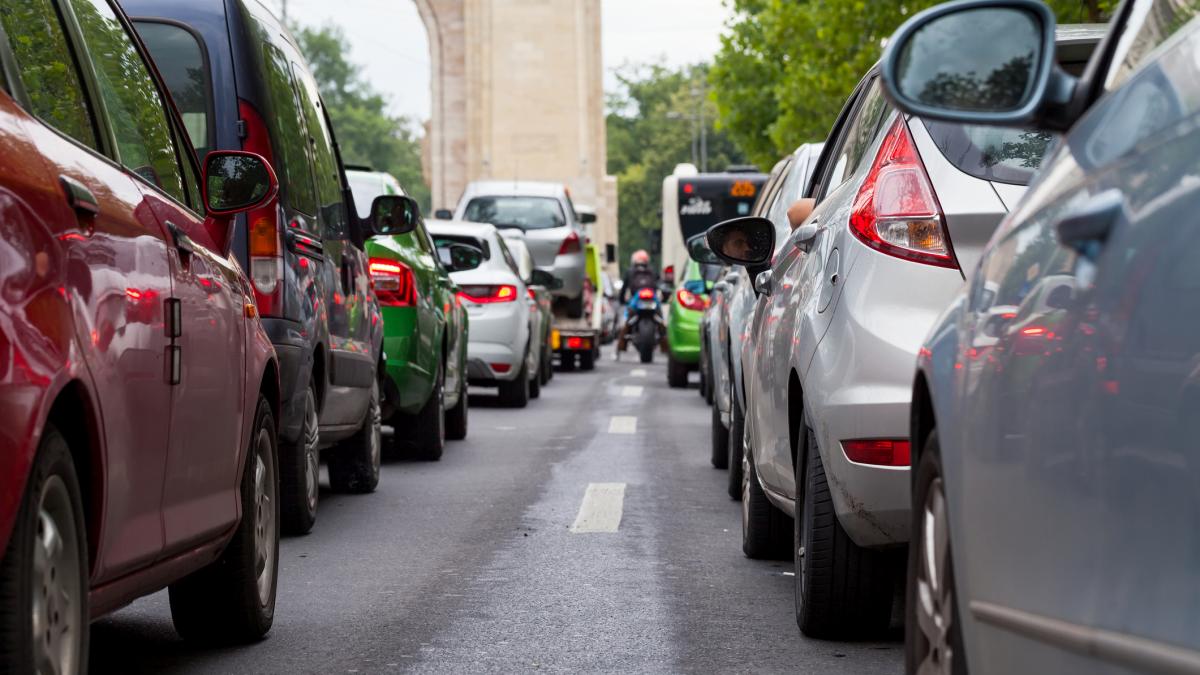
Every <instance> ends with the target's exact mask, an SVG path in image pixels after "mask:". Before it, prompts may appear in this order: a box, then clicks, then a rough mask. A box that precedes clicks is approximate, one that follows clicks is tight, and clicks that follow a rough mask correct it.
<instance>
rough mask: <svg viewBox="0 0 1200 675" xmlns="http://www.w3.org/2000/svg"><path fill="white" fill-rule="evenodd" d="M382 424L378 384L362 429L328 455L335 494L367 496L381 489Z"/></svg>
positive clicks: (330, 481) (331, 484) (373, 386)
mask: <svg viewBox="0 0 1200 675" xmlns="http://www.w3.org/2000/svg"><path fill="white" fill-rule="evenodd" d="M382 429H383V420H382V418H381V417H380V413H379V382H378V381H376V382H375V384H373V385H371V400H370V403H369V404H368V405H367V415H366V419H364V420H363V424H362V428H360V429H359V430H358V432H356V433H355V434H354V435H353V436H351V437H350V438H347V439H346V440H344V441H342V442H341V443H338V444H337V445H336V446H335V447H334V448H333V449H332V450H331V451H330V452H329V455H328V460H327V464H328V465H329V487H331V488H333V490H334V492H346V493H352V494H367V493H369V492H374V491H375V488H376V487H377V486H378V485H379V466H380V463H381V457H382V454H383V431H382Z"/></svg>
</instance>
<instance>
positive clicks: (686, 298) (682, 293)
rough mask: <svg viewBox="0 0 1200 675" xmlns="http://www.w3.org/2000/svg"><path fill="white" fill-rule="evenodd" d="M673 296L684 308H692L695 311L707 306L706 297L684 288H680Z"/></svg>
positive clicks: (702, 309)
mask: <svg viewBox="0 0 1200 675" xmlns="http://www.w3.org/2000/svg"><path fill="white" fill-rule="evenodd" d="M675 297H676V298H678V299H679V304H681V305H683V306H684V308H685V309H694V310H696V311H704V308H705V307H708V299H707V298H703V297H700V296H699V295H696V294H695V293H693V292H691V291H689V290H688V289H686V288H681V289H679V290H678V291H676V292H675Z"/></svg>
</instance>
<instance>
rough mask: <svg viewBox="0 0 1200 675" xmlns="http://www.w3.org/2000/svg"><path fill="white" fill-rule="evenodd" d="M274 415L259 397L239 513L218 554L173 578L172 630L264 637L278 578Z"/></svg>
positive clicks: (225, 637)
mask: <svg viewBox="0 0 1200 675" xmlns="http://www.w3.org/2000/svg"><path fill="white" fill-rule="evenodd" d="M277 447H278V446H277V443H276V437H275V420H274V418H273V417H272V415H271V406H270V404H269V403H268V402H267V399H266V397H265V396H262V395H261V394H260V395H259V397H258V407H257V410H256V411H255V413H254V431H253V433H251V435H250V447H249V448H248V450H247V452H246V468H245V470H244V471H243V473H242V484H241V487H240V492H241V495H240V498H241V500H242V519H241V521H240V522H239V523H238V525H237V530H235V531H234V533H233V538H232V539H230V540H229V543H228V544H227V545H226V546H225V550H224V551H222V552H221V556H220V557H219V558H217V559H216V560H215V561H213V562H212V563H209V565H208V566H207V567H204V568H201V569H199V570H197V571H195V572H193V573H191V574H189V575H188V576H186V577H184V578H182V579H180V580H179V581H176V582H175V583H173V584H171V586H170V590H169V592H168V594H169V597H170V603H171V619H172V620H173V621H174V623H175V631H176V632H177V633H179V635H180V636H182V637H183V638H184V639H185V640H190V641H194V642H202V643H225V644H234V643H244V642H253V641H255V640H258V639H260V638H262V637H263V636H264V635H266V634H267V631H269V630H270V629H271V624H272V622H273V621H274V619H275V595H276V589H277V588H278V584H279V528H278V527H277V526H276V525H277V524H278V523H279V522H280V509H279V500H277V499H273V498H272V497H274V496H275V495H277V494H278V493H279V478H278V477H279V474H278V469H279V460H278V452H277Z"/></svg>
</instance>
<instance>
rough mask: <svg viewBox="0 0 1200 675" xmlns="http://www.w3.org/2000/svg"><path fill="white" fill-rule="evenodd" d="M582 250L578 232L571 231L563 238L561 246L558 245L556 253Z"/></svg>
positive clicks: (561, 253)
mask: <svg viewBox="0 0 1200 675" xmlns="http://www.w3.org/2000/svg"><path fill="white" fill-rule="evenodd" d="M582 250H583V244H581V243H580V242H579V234H578V233H576V232H574V231H572V232H571V233H570V234H568V235H567V238H566V239H563V243H562V246H559V247H558V254H559V255H564V254H566V253H579V252H580V251H582Z"/></svg>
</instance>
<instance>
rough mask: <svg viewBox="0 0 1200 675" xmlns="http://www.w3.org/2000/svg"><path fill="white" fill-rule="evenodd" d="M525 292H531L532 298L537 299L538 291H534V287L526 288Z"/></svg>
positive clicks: (530, 297) (530, 296)
mask: <svg viewBox="0 0 1200 675" xmlns="http://www.w3.org/2000/svg"><path fill="white" fill-rule="evenodd" d="M525 292H526V293H528V294H529V299H530V300H537V292H536V291H534V290H533V289H532V288H526V289H525Z"/></svg>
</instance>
